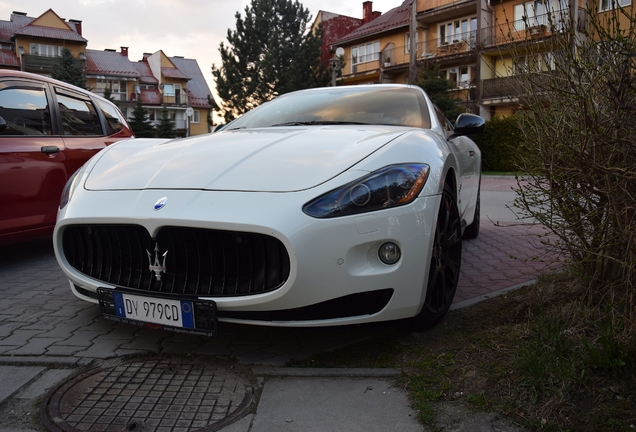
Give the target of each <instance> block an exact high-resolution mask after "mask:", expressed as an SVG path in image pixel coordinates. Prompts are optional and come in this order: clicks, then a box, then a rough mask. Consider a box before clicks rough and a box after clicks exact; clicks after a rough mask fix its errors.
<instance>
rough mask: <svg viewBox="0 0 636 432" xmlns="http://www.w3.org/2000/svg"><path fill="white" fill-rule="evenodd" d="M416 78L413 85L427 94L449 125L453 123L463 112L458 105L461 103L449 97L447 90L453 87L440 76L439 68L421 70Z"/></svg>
mask: <svg viewBox="0 0 636 432" xmlns="http://www.w3.org/2000/svg"><path fill="white" fill-rule="evenodd" d="M418 78H419V79H418V81H417V82H416V83H415V85H417V86H419V87H421V88H422V89H423V90H424V91H425V92H426V94H428V96H429V97H430V98H431V100H432V101H433V103H434V104H435V105H437V107H438V108H439V109H440V111H442V113H443V114H444V115H445V116H446V118H447V119H449V120H450V121H451V123H455V119H456V118H457V116H458V115H460V114H461V113H462V112H464V110H463V109H462V108H461V107H460V106H459V105H458V104H459V102H461V100H460V99H457V98H453V97H450V96H449V90H452V89H454V88H455V87H454V86H453V85H452V83H451V82H450V81H449V80H447V79H446V78H444V77H443V76H442V74H441V72H440V68H439V66H434V67H431V68H427V69H423V70H422V71H421V72H420V74H419V77H418Z"/></svg>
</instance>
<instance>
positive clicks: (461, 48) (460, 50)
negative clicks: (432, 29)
mask: <svg viewBox="0 0 636 432" xmlns="http://www.w3.org/2000/svg"><path fill="white" fill-rule="evenodd" d="M476 35H477V34H476V32H466V33H462V34H459V35H454V36H451V37H446V38H437V39H431V40H429V41H426V42H418V44H417V60H423V59H430V58H437V57H447V56H448V57H450V56H458V55H463V54H466V53H470V52H472V51H473V50H474V49H475V42H476ZM409 51H410V47H406V46H404V45H402V46H395V45H393V44H390V45H389V46H388V47H387V48H385V49H384V51H382V53H381V54H380V64H381V65H382V66H383V67H385V68H388V67H391V66H397V65H403V64H408V63H409V61H410V58H411V57H410V56H411V54H410V52H409Z"/></svg>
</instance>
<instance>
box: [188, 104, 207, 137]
mask: <svg viewBox="0 0 636 432" xmlns="http://www.w3.org/2000/svg"><path fill="white" fill-rule="evenodd" d="M194 110H195V111H199V123H190V135H201V134H206V133H208V113H209V112H210V110H207V109H203V108H194Z"/></svg>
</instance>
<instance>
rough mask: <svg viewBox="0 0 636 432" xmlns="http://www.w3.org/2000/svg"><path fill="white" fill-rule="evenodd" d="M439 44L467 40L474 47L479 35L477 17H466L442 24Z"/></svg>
mask: <svg viewBox="0 0 636 432" xmlns="http://www.w3.org/2000/svg"><path fill="white" fill-rule="evenodd" d="M438 29H439V39H438V40H437V45H438V46H440V45H447V44H453V43H460V42H465V43H468V44H470V46H471V47H472V46H473V45H474V43H475V37H476V35H477V18H476V17H472V18H464V19H459V20H454V21H452V22H449V23H444V24H440V26H439V28H438Z"/></svg>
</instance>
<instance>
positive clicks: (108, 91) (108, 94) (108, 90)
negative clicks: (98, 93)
mask: <svg viewBox="0 0 636 432" xmlns="http://www.w3.org/2000/svg"><path fill="white" fill-rule="evenodd" d="M104 99H108V100H109V101H111V102H112V103H114V104H117V101H116V100H115V99H114V98H113V91H112V90H111V88H110V87H106V88H105V89H104Z"/></svg>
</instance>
